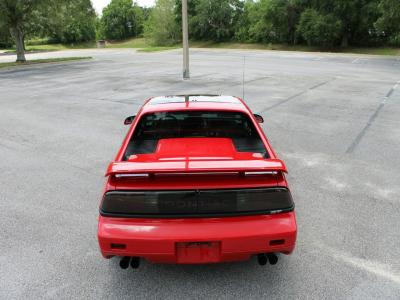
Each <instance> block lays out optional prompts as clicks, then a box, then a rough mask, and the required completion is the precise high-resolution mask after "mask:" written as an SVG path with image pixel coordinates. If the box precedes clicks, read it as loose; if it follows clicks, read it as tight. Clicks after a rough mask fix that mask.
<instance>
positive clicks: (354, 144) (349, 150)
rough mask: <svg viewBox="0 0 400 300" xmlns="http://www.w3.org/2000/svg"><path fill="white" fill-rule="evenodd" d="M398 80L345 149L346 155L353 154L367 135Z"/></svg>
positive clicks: (397, 84) (396, 85)
mask: <svg viewBox="0 0 400 300" xmlns="http://www.w3.org/2000/svg"><path fill="white" fill-rule="evenodd" d="M399 84H400V80H399V81H398V82H396V84H395V85H394V86H393V87H391V88H390V90H389V91H388V92H387V93H386V95H385V97H383V99H382V101H381V103H379V105H378V107H377V108H376V109H375V111H374V113H373V114H372V115H371V116H370V117H369V119H368V121H367V124H365V126H364V127H363V129H361V131H360V132H359V133H358V135H357V136H356V137H355V139H354V140H353V142H352V143H351V144H350V146H349V147H348V148H347V150H346V153H347V154H351V153H353V152H354V150H355V149H356V148H357V146H358V145H359V144H360V142H361V140H362V139H363V137H364V136H365V134H366V133H367V131H368V129H369V128H370V127H371V125H372V124H373V123H374V121H375V119H376V118H377V117H378V115H379V113H380V111H381V110H382V108H383V107H384V106H385V104H386V101H387V100H388V99H389V98H390V96H391V95H392V94H393V92H394V91H395V90H396V88H397V87H398V86H399Z"/></svg>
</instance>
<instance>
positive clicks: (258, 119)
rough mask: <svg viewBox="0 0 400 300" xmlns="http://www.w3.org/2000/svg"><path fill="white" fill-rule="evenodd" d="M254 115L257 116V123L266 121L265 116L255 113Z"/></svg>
mask: <svg viewBox="0 0 400 300" xmlns="http://www.w3.org/2000/svg"><path fill="white" fill-rule="evenodd" d="M254 117H255V118H256V121H257V123H264V118H263V117H261V116H260V115H257V114H254Z"/></svg>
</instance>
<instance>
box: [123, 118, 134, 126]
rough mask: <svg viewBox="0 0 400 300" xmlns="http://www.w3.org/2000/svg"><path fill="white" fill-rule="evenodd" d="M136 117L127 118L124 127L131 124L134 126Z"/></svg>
mask: <svg viewBox="0 0 400 300" xmlns="http://www.w3.org/2000/svg"><path fill="white" fill-rule="evenodd" d="M135 117H136V116H130V117H127V118H126V119H125V121H124V125H130V124H132V123H133V120H134V119H135Z"/></svg>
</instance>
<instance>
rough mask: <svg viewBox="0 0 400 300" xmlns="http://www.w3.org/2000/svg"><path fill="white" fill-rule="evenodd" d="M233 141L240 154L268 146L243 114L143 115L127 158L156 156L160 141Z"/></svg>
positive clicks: (190, 112)
mask: <svg viewBox="0 0 400 300" xmlns="http://www.w3.org/2000/svg"><path fill="white" fill-rule="evenodd" d="M189 137H191V138H193V137H206V138H212V137H215V138H230V139H232V141H233V143H234V145H235V148H236V151H238V152H253V153H262V154H263V155H264V156H265V157H266V158H268V156H267V155H268V154H267V151H266V149H265V147H264V144H263V142H262V140H261V138H260V136H259V134H258V132H257V130H256V128H255V127H254V124H253V122H252V120H250V119H249V117H248V116H247V115H245V114H243V113H239V112H216V111H173V112H157V113H151V114H146V115H143V116H142V118H141V119H140V120H139V123H138V125H137V127H136V129H135V132H134V133H133V135H132V138H131V140H130V142H129V144H128V147H127V150H126V152H125V155H124V158H125V159H127V158H128V157H129V156H130V155H133V154H148V153H154V151H155V150H156V146H157V143H158V141H159V140H160V139H169V138H189Z"/></svg>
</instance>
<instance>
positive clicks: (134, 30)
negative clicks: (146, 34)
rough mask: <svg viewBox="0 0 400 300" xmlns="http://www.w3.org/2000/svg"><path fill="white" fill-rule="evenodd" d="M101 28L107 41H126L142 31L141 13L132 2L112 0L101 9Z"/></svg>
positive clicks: (129, 0)
mask: <svg viewBox="0 0 400 300" xmlns="http://www.w3.org/2000/svg"><path fill="white" fill-rule="evenodd" d="M101 27H102V29H101V30H102V32H103V33H104V37H105V38H107V39H116V40H121V39H126V38H129V37H135V36H138V35H139V34H140V33H142V31H143V11H142V9H141V7H139V6H138V5H137V4H136V3H135V4H133V2H132V0H112V1H111V3H110V4H109V5H108V6H107V7H105V8H104V9H103V15H102V17H101Z"/></svg>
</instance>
